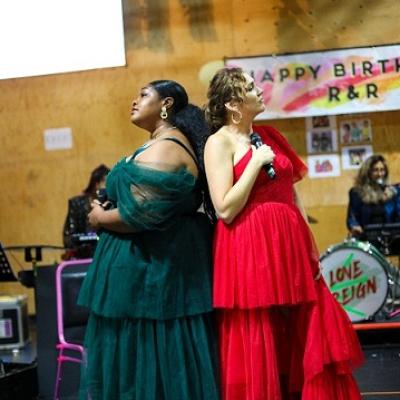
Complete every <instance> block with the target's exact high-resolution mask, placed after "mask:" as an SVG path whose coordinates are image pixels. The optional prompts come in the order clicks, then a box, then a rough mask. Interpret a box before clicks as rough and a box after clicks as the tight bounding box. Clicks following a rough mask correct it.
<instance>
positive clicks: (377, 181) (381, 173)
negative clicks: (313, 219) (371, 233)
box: [347, 154, 400, 239]
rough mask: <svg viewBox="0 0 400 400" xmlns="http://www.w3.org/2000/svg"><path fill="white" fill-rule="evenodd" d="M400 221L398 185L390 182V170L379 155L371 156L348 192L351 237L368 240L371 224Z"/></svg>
mask: <svg viewBox="0 0 400 400" xmlns="http://www.w3.org/2000/svg"><path fill="white" fill-rule="evenodd" d="M399 221H400V198H399V193H398V189H397V187H396V185H394V186H393V185H390V184H389V169H388V166H387V163H386V160H385V158H384V157H383V156H382V155H380V154H375V155H373V156H371V157H368V158H367V159H366V160H365V161H364V162H363V164H362V165H361V167H360V169H359V171H358V174H357V177H356V179H355V185H354V187H352V188H351V189H350V192H349V205H348V209H347V228H348V229H349V232H350V234H351V235H352V236H354V237H357V238H359V239H365V235H364V228H365V226H366V225H369V224H384V223H393V222H399Z"/></svg>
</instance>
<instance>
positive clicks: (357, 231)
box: [350, 225, 363, 236]
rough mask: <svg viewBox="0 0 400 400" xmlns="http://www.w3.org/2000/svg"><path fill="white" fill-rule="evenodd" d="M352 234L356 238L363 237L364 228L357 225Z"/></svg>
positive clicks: (352, 229)
mask: <svg viewBox="0 0 400 400" xmlns="http://www.w3.org/2000/svg"><path fill="white" fill-rule="evenodd" d="M350 232H351V234H352V235H354V236H357V235H361V234H362V233H363V228H361V226H360V225H355V226H353V227H352V228H351V231H350Z"/></svg>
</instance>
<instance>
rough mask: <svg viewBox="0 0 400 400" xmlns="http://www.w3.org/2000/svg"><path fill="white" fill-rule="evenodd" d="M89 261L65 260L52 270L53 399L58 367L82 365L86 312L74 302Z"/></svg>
mask: <svg viewBox="0 0 400 400" xmlns="http://www.w3.org/2000/svg"><path fill="white" fill-rule="evenodd" d="M91 262H92V260H91V259H82V260H73V261H65V262H62V263H61V264H60V265H59V266H58V267H57V270H56V302H57V332H58V344H57V345H56V347H57V349H58V357H57V375H56V382H55V387H54V400H59V398H60V389H61V380H62V364H63V363H64V362H73V363H79V364H82V363H83V364H85V363H86V353H85V349H84V347H83V337H84V328H85V326H86V323H87V319H88V316H89V312H88V310H87V309H86V308H85V307H81V306H78V305H77V304H76V302H77V297H78V294H79V290H80V287H81V284H82V281H83V279H84V277H85V276H86V270H87V267H88V265H89V264H90V263H91ZM66 269H67V270H66ZM64 270H66V271H64Z"/></svg>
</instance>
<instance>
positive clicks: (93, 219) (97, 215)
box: [88, 200, 105, 229]
mask: <svg viewBox="0 0 400 400" xmlns="http://www.w3.org/2000/svg"><path fill="white" fill-rule="evenodd" d="M91 206H92V211H90V213H89V214H88V221H89V224H90V225H91V226H92V227H93V228H94V229H99V228H101V223H100V221H101V218H102V216H103V214H104V213H105V211H104V209H103V207H102V206H101V203H100V202H99V201H98V200H93V201H92V203H91Z"/></svg>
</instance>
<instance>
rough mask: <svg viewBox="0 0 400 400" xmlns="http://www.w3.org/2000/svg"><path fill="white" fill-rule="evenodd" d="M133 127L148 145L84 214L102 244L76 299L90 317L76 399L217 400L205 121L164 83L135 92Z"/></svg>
mask: <svg viewBox="0 0 400 400" xmlns="http://www.w3.org/2000/svg"><path fill="white" fill-rule="evenodd" d="M131 122H132V123H133V124H134V125H136V126H138V127H139V128H142V129H145V130H146V131H147V132H148V133H149V136H150V137H149V140H148V141H147V142H146V143H145V144H144V145H142V146H141V147H139V148H138V149H137V150H136V151H135V152H134V153H133V154H131V155H129V156H128V157H123V158H122V159H121V160H120V161H119V162H118V163H117V164H116V165H115V166H114V167H113V169H112V170H111V172H110V173H109V175H108V177H107V182H106V190H107V195H108V199H109V202H108V203H107V204H108V205H110V204H112V205H113V207H114V208H111V209H109V210H104V209H103V208H102V206H101V205H99V204H98V202H97V201H95V202H93V204H92V206H93V208H92V211H91V212H90V214H89V221H90V223H91V225H92V226H93V227H94V228H96V229H99V230H100V235H99V236H100V239H99V243H98V245H97V247H96V252H95V255H94V258H93V262H92V264H91V265H90V266H89V270H88V273H87V275H86V278H85V280H84V282H83V285H82V289H81V292H80V296H79V303H80V304H81V305H84V306H86V307H88V308H89V310H90V317H89V321H88V325H87V328H86V337H85V344H84V346H85V348H86V352H87V366H86V367H85V368H83V370H82V389H81V398H82V399H86V398H90V399H91V400H122V399H125V400H188V399H190V400H217V399H218V398H219V391H218V390H219V389H218V384H217V376H218V374H217V372H216V368H217V365H216V357H217V356H216V343H215V339H214V325H213V318H212V317H213V314H212V302H211V235H212V229H211V224H210V223H209V221H208V218H207V216H206V215H205V214H204V213H201V212H198V209H199V207H200V205H201V203H202V199H203V197H204V196H205V195H206V192H207V185H206V181H205V174H204V167H203V161H202V160H203V155H202V151H203V147H204V142H205V140H206V137H207V135H208V128H207V124H206V122H205V119H204V114H203V112H202V111H201V109H200V108H198V107H196V106H194V105H191V104H189V101H188V95H187V93H186V91H185V89H184V88H183V87H182V86H181V85H180V84H178V83H177V82H174V81H170V80H161V81H153V82H151V83H149V84H148V85H146V86H144V87H143V88H142V89H141V90H140V92H139V95H138V97H137V98H136V99H135V100H134V101H133V103H132V109H131Z"/></svg>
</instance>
